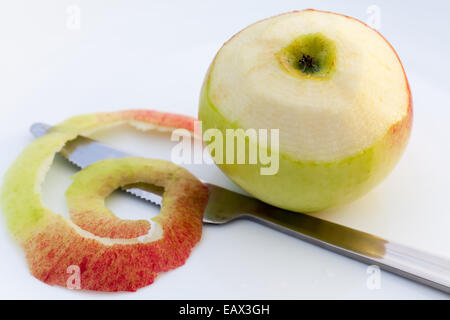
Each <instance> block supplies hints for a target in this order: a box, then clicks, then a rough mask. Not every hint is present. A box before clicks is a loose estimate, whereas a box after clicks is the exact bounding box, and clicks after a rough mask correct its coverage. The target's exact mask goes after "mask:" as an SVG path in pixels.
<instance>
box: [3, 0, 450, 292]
mask: <svg viewBox="0 0 450 320" xmlns="http://www.w3.org/2000/svg"><path fill="white" fill-rule="evenodd" d="M69 4H77V5H78V6H79V8H80V9H81V29H79V30H71V29H69V28H67V27H66V20H67V18H68V15H67V12H66V10H67V6H68V5H69ZM371 4H373V3H372V2H371V1H370V2H369V1H351V2H350V1H345V2H343V1H340V2H339V4H338V3H336V1H300V0H295V1H258V2H256V1H255V2H254V3H250V2H244V1H203V2H200V1H196V2H195V1H176V2H175V1H171V2H170V3H167V2H166V1H164V2H163V1H160V2H158V3H155V2H153V1H152V2H150V1H142V2H138V1H134V2H133V1H120V2H119V1H116V2H112V1H95V2H93V1H76V0H73V1H70V2H69V1H56V0H55V1H39V2H32V1H26V2H25V1H8V2H6V1H3V2H2V3H1V4H0V39H1V41H2V44H1V47H2V49H1V50H0V70H1V72H0V88H1V94H0V144H1V147H2V156H1V158H0V174H1V175H3V174H4V172H5V171H6V169H7V168H8V166H9V165H10V164H11V163H12V161H13V160H14V159H15V158H16V156H17V155H18V153H19V152H20V151H21V150H22V149H23V148H24V147H25V146H26V144H27V143H29V142H30V141H31V140H32V138H31V136H30V134H29V133H28V128H29V126H30V124H31V123H33V122H34V121H39V120H41V121H46V122H49V123H52V124H53V123H57V122H59V121H61V120H63V119H65V118H67V117H69V116H71V115H74V114H79V113H87V112H98V111H107V110H119V109H125V108H154V109H159V110H164V111H172V112H178V113H184V114H189V115H193V116H195V115H196V113H197V103H198V95H199V90H200V86H201V82H202V80H203V76H204V74H205V72H206V69H207V67H208V65H209V63H210V61H211V60H212V58H213V56H214V54H215V52H216V51H217V50H218V49H219V48H220V46H221V44H222V43H223V42H224V41H226V40H227V39H228V38H229V37H230V36H231V35H233V34H234V33H235V32H237V31H239V30H240V29H242V28H243V27H245V26H246V25H248V24H250V23H252V22H254V21H256V20H259V19H261V18H265V17H267V16H271V15H274V14H277V13H281V12H285V11H289V10H293V9H302V8H307V7H314V8H317V9H324V10H331V11H336V12H341V13H345V14H347V15H350V16H354V17H356V18H359V19H361V20H366V19H367V16H368V15H367V13H366V9H367V7H368V6H369V5H371ZM376 4H377V5H378V6H379V8H380V9H381V31H382V33H383V34H384V35H385V36H386V37H387V39H388V40H389V41H390V42H391V43H392V44H393V46H394V47H395V49H396V50H397V51H398V53H399V55H400V57H401V59H402V61H403V63H404V66H405V69H406V71H407V74H408V77H409V80H410V84H411V87H412V93H413V98H414V108H415V115H414V116H415V118H414V126H413V133H412V137H411V141H410V144H409V146H408V149H407V151H406V153H405V155H404V156H403V158H402V160H401V162H400V163H399V165H398V166H397V168H396V169H395V170H394V172H393V173H392V174H391V175H390V176H389V178H388V179H387V180H386V181H385V182H383V183H382V184H381V185H380V186H379V187H377V188H376V189H375V190H373V191H372V192H371V193H370V194H368V195H367V196H365V197H363V198H362V199H360V200H358V201H356V202H354V203H353V204H351V205H348V206H345V207H342V208H338V209H335V210H330V211H328V212H324V213H321V214H320V215H319V216H321V217H323V218H326V219H329V220H331V221H335V222H339V223H342V224H345V225H347V226H351V227H355V228H358V229H361V230H364V231H367V232H371V233H373V234H376V235H379V236H383V237H386V238H389V239H392V240H396V241H399V242H402V243H405V244H408V245H411V246H415V247H418V248H421V249H424V250H428V251H431V252H434V253H438V254H442V255H447V256H448V255H450V233H449V226H450V201H449V199H448V196H449V191H448V190H449V185H450V173H449V171H448V166H449V163H450V150H449V149H450V142H449V139H450V126H449V125H448V119H449V117H450V108H449V102H448V101H449V100H450V93H449V92H450V90H449V89H450V87H449V82H448V72H449V71H450V61H449V60H448V57H449V56H450V47H449V43H450V42H449V41H448V40H449V39H448V34H447V32H448V30H449V28H450V23H449V20H448V15H447V13H448V11H449V10H450V6H449V4H448V2H446V1H427V2H423V1H414V2H413V1H408V2H405V1H379V2H378V3H376ZM99 138H101V139H103V140H105V141H107V142H111V143H113V145H115V146H117V147H120V148H121V149H126V150H130V151H132V152H135V153H138V154H140V155H148V156H154V157H155V156H156V157H160V158H168V157H169V155H168V150H169V149H168V146H166V147H165V148H164V147H163V145H164V143H163V141H162V139H161V137H159V138H158V137H156V136H155V137H154V136H150V137H149V136H148V135H145V134H135V133H132V132H131V131H129V130H122V131H117V132H106V133H104V134H102V135H99ZM148 139H156V140H158V141H159V143H158V145H159V146H161V147H160V148H159V147H158V148H155V149H153V148H154V147H153V146H152V147H151V148H152V149H150V147H149V145H148V143H147V144H145V141H148ZM133 140H134V141H133ZM164 150H165V151H164ZM190 169H191V170H192V171H193V172H194V173H195V174H196V175H198V176H199V177H201V178H207V179H210V180H212V181H213V182H215V183H218V184H221V185H223V186H228V187H231V188H233V186H232V184H231V182H229V181H228V180H227V179H226V178H225V177H224V176H223V175H222V174H221V173H220V172H219V171H218V170H217V169H214V168H212V167H200V166H193V167H190ZM73 172H74V169H73V168H72V167H70V166H69V165H68V164H67V163H65V162H64V161H63V160H62V159H57V160H56V162H55V165H54V166H53V168H52V170H51V172H50V174H49V176H48V179H47V180H46V182H45V185H44V201H45V203H46V204H48V206H50V207H51V208H52V209H54V210H58V211H57V212H61V213H62V214H66V212H67V208H66V205H65V202H64V201H65V199H64V196H63V193H64V190H65V188H66V187H67V186H68V184H69V180H68V178H69V176H70V174H72V173H73ZM108 205H109V206H110V207H111V208H112V209H113V210H114V211H116V212H117V214H118V215H119V216H121V217H124V218H129V217H130V216H129V215H127V213H128V212H135V217H136V218H138V217H145V216H148V213H149V212H151V213H152V214H156V212H157V211H156V210H155V209H154V208H151V207H150V206H149V205H147V204H146V203H144V202H141V201H138V200H135V199H131V198H128V197H125V196H122V195H114V196H112V197H111V198H110V199H109V200H108ZM0 250H1V251H0V252H1V257H2V263H1V264H0V275H1V276H0V298H61V299H65V298H112V299H121V298H125V299H128V298H147V299H157V298H158V299H165V298H181V299H183V298H185V299H196V298H212V299H216V298H223V299H228V298H236V299H238V298H249V299H250V298H255V299H259V298H275V299H277V298H375V299H378V298H444V299H446V298H448V296H446V295H444V294H442V293H440V292H438V291H435V290H432V289H429V288H427V287H424V286H421V285H417V284H415V283H413V282H410V281H408V280H404V279H401V278H399V277H396V276H394V275H391V274H388V273H386V272H382V274H381V288H380V289H379V290H369V289H368V288H367V286H366V281H367V279H368V277H369V274H367V273H366V269H367V266H366V265H364V264H361V263H358V262H355V261H353V260H350V259H347V258H344V257H341V256H338V255H336V254H334V253H330V252H328V251H325V250H323V249H320V248H317V247H314V246H312V245H309V244H306V243H304V242H302V241H299V240H297V239H294V238H291V237H288V236H286V235H283V234H280V233H278V232H276V231H272V230H270V229H267V228H265V227H262V226H259V225H257V224H254V223H251V222H246V221H239V222H236V223H232V224H230V225H226V226H222V227H210V226H207V227H205V228H204V234H203V238H202V240H201V242H200V243H199V245H198V246H197V247H196V248H195V249H194V251H193V253H192V255H191V257H190V258H189V259H188V261H187V263H186V265H185V266H183V267H181V268H179V269H177V270H174V271H171V272H169V273H166V274H162V275H161V276H160V277H159V278H158V279H157V280H156V281H155V283H154V284H153V285H151V286H149V287H146V288H143V289H140V290H139V291H138V292H136V293H116V294H103V293H92V292H79V291H70V290H67V289H64V288H58V287H50V286H47V285H45V284H43V283H41V282H39V281H38V280H36V279H35V278H33V277H32V276H31V275H30V274H29V272H28V269H27V266H26V263H25V260H24V255H23V252H22V250H21V249H20V248H19V246H18V245H17V244H15V242H14V241H13V239H12V238H11V237H10V235H9V234H8V232H7V230H6V228H5V224H4V220H3V218H1V223H0Z"/></svg>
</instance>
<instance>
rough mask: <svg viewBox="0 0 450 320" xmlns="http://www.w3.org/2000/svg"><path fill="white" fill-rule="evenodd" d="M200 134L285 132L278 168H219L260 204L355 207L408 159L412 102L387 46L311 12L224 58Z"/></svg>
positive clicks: (292, 16) (207, 89)
mask: <svg viewBox="0 0 450 320" xmlns="http://www.w3.org/2000/svg"><path fill="white" fill-rule="evenodd" d="M199 118H200V120H202V122H203V123H202V127H203V130H208V129H209V128H217V129H220V130H221V131H223V134H224V135H225V130H226V129H230V128H231V129H237V128H242V129H244V130H246V129H249V128H255V129H259V128H263V129H279V130H280V131H279V135H280V138H279V170H278V172H277V173H276V174H274V175H261V174H260V168H261V167H262V166H263V165H262V164H261V163H258V164H256V165H255V164H226V163H225V164H220V163H218V166H219V167H220V168H221V169H222V170H223V171H224V173H225V174H226V175H227V176H228V177H230V178H231V179H232V180H233V181H234V182H235V183H236V184H238V185H239V186H240V187H242V188H243V189H244V190H246V191H247V192H249V193H251V194H252V195H254V196H255V197H257V198H259V199H260V200H262V201H265V202H267V203H270V204H272V205H275V206H278V207H281V208H284V209H288V210H293V211H297V212H314V211H319V210H323V209H325V208H329V207H332V206H336V205H339V204H343V203H347V202H349V201H352V200H354V199H356V198H358V197H360V196H361V195H363V194H365V193H366V192H368V191H369V190H370V189H371V188H373V187H374V186H375V185H377V184H378V183H379V182H381V181H382V180H383V179H384V178H385V177H386V176H387V175H388V173H389V172H390V171H391V170H392V169H393V167H394V166H395V164H396V163H397V161H398V160H399V158H400V156H401V155H402V153H403V151H404V149H405V147H406V145H407V142H408V139H409V135H410V130H411V124H412V99H411V93H410V89H409V84H408V80H407V78H406V75H405V72H404V69H403V67H402V64H401V62H400V60H399V58H398V56H397V54H396V52H395V51H394V49H393V48H392V47H391V46H390V44H389V43H388V42H387V41H386V40H385V39H384V38H383V37H382V36H381V35H380V34H379V33H378V32H377V31H375V30H373V29H371V28H370V27H368V26H367V25H365V24H363V23H362V22H360V21H358V20H356V19H353V18H350V17H347V16H343V15H340V14H335V13H330V12H322V11H316V10H305V11H298V12H291V13H287V14H282V15H279V16H275V17H272V18H268V19H265V20H262V21H259V22H257V23H255V24H253V25H251V26H249V27H247V28H245V29H244V30H242V31H241V32H239V33H238V34H236V35H235V36H233V37H232V38H231V39H230V40H229V41H228V42H226V43H225V44H224V46H223V47H222V48H221V49H220V51H219V52H218V53H217V55H216V57H215V58H214V60H213V62H212V64H211V66H210V68H209V70H208V73H207V75H206V78H205V81H204V84H203V87H202V91H201V97H200V104H199ZM250 143H257V142H255V141H249V143H248V144H247V145H246V148H247V152H248V145H249V144H250Z"/></svg>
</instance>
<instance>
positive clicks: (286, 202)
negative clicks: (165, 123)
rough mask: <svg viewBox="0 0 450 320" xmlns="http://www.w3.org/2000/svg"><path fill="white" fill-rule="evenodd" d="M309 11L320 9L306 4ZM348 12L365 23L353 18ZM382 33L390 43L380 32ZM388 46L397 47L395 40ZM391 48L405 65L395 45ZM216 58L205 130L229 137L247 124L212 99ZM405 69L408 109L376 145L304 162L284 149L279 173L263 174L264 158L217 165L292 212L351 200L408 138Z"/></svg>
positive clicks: (206, 87) (204, 93) (204, 94)
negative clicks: (333, 158) (226, 114)
mask: <svg viewBox="0 0 450 320" xmlns="http://www.w3.org/2000/svg"><path fill="white" fill-rule="evenodd" d="M307 11H316V10H313V9H307ZM328 13H329V12H328ZM333 14H335V13H333ZM342 16H344V15H342ZM344 17H346V18H348V19H353V20H355V21H358V22H359V23H363V22H360V21H359V20H356V19H354V18H351V17H347V16H344ZM363 24H364V23H363ZM367 27H368V28H370V27H369V26H367ZM244 30H245V29H244ZM378 34H379V33H378ZM379 35H380V36H381V37H382V38H383V39H384V40H385V41H386V42H387V43H388V41H387V40H386V39H385V38H384V37H383V36H382V35H381V34H379ZM233 37H234V36H233ZM233 37H232V38H231V39H233ZM231 39H230V40H229V41H231ZM388 44H389V43H388ZM225 45H226V43H225ZM389 46H390V47H391V48H392V46H391V45H390V44H389ZM392 51H393V52H394V53H395V55H396V57H397V59H398V61H399V63H400V64H401V61H400V59H399V57H398V55H397V53H396V52H395V50H394V49H393V48H392ZM216 57H217V55H216ZM215 60H216V58H214V60H213V62H212V63H211V65H210V67H209V69H208V72H207V74H206V77H205V80H204V83H203V86H202V89H201V94H200V102H199V119H200V120H201V121H202V129H203V131H205V130H207V129H209V128H217V129H219V130H221V131H222V134H223V135H224V136H225V130H226V129H237V128H242V126H240V125H239V123H237V122H236V121H233V122H230V121H229V120H228V119H226V118H225V117H224V116H223V115H222V114H221V113H220V112H219V111H218V108H217V107H215V106H214V104H213V103H212V101H211V99H210V80H211V73H212V70H213V69H214V66H215V65H214V64H215ZM402 70H403V74H404V77H405V81H406V85H407V91H408V96H409V105H408V109H407V112H406V114H405V116H404V117H403V118H402V119H401V120H400V121H398V122H397V123H395V124H393V125H392V126H391V127H390V128H389V129H388V130H387V132H386V133H385V134H384V136H383V137H382V138H381V139H379V141H377V142H376V143H375V144H373V145H372V146H371V147H369V148H367V149H365V150H362V151H361V152H359V153H357V154H354V155H351V156H349V157H347V158H345V159H340V160H337V161H332V162H325V161H299V160H296V159H295V160H293V159H291V158H289V157H288V156H286V155H283V154H280V160H279V171H278V173H277V174H275V175H261V174H260V168H261V165H260V164H259V163H258V164H256V165H254V164H252V165H249V164H217V165H218V167H219V168H220V169H221V170H222V171H223V172H224V173H225V174H226V175H227V176H228V177H229V178H230V179H231V180H232V181H233V182H235V183H236V184H237V185H239V186H240V187H241V188H242V189H244V190H245V191H247V192H248V193H250V194H252V195H253V196H255V197H256V198H258V199H260V200H261V201H264V202H266V203H269V204H271V205H274V206H277V207H280V208H283V209H287V210H291V211H296V212H304V213H310V212H317V211H321V210H324V209H327V208H330V207H334V206H338V205H342V204H346V203H348V202H351V201H353V200H355V199H357V198H359V197H361V196H362V195H364V194H366V193H367V192H368V191H369V190H371V189H372V188H373V187H374V186H376V185H377V184H379V183H380V182H381V181H382V180H383V179H384V178H385V177H386V176H387V175H388V174H389V173H390V172H391V170H392V169H393V168H394V166H395V165H396V163H397V162H398V160H399V159H400V157H401V155H402V153H403V151H404V149H405V147H406V145H407V143H408V140H409V136H410V132H411V127H412V119H413V104H412V96H411V91H410V87H409V83H408V80H407V77H406V73H405V71H404V69H403V66H402ZM244 129H246V128H244ZM246 149H247V150H246V151H247V152H248V149H249V147H248V144H246Z"/></svg>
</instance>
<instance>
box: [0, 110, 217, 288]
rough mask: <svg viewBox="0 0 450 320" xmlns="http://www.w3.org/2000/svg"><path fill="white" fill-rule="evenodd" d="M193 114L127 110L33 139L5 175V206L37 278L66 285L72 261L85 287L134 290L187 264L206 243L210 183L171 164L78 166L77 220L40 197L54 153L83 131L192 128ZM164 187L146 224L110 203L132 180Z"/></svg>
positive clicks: (140, 161)
mask: <svg viewBox="0 0 450 320" xmlns="http://www.w3.org/2000/svg"><path fill="white" fill-rule="evenodd" d="M194 121H195V119H193V118H190V117H187V116H182V115H175V114H169V113H162V112H157V111H151V110H127V111H120V112H111V113H99V114H89V115H82V116H77V117H73V118H70V119H68V120H66V121H64V122H62V123H61V124H59V125H57V126H55V127H53V128H52V129H51V131H50V132H49V133H48V134H46V135H44V136H42V137H40V138H38V139H36V140H35V141H33V142H32V143H30V144H29V145H28V146H27V147H26V148H25V150H23V152H22V153H21V154H20V156H19V157H18V158H17V160H16V161H15V162H14V163H13V165H12V166H11V167H10V168H9V170H8V171H7V173H6V174H5V177H4V183H3V187H2V191H1V204H2V208H3V213H4V215H5V216H6V221H7V226H8V229H9V230H10V231H11V232H12V234H13V235H14V237H15V238H16V239H17V240H18V242H19V243H20V245H21V246H22V248H23V249H24V250H25V254H26V259H27V262H28V266H29V268H30V271H31V273H32V275H33V276H35V277H36V278H38V279H39V280H41V281H43V282H45V283H47V284H50V285H59V286H66V283H67V279H68V274H67V270H68V268H69V267H70V266H77V267H79V270H80V276H81V281H80V284H81V289H86V290H98V291H136V290H137V289H139V288H141V287H144V286H147V285H149V284H151V283H153V281H154V279H155V278H156V276H157V275H158V273H160V272H165V271H168V270H171V269H174V268H177V267H179V266H181V265H183V264H184V263H185V261H186V259H187V258H188V256H189V254H190V252H191V249H192V248H193V247H194V246H195V245H196V243H197V242H198V241H199V240H200V237H201V232H202V216H203V210H204V208H205V206H206V203H207V200H208V191H207V188H206V187H205V186H204V185H203V184H202V183H201V182H200V181H199V180H198V179H197V178H195V177H194V176H193V175H192V174H190V173H189V172H188V171H187V170H185V169H183V168H181V167H179V166H176V165H175V164H172V163H170V162H168V161H164V160H153V159H144V158H123V159H108V160H103V161H100V162H97V163H95V164H92V165H91V166H88V167H86V168H85V169H83V170H82V171H80V172H79V173H78V174H77V175H76V176H75V180H74V182H73V184H72V185H71V186H70V187H69V189H68V191H67V193H66V196H67V200H68V203H69V207H70V211H71V218H72V219H73V220H69V219H66V218H64V217H63V216H61V215H59V214H56V213H54V212H52V211H51V210H50V209H48V208H46V207H45V206H44V205H43V203H42V201H41V185H42V182H43V181H44V178H45V175H46V173H47V171H48V170H49V168H50V165H51V163H52V161H53V158H54V156H55V154H56V153H57V152H58V151H59V150H61V148H62V147H63V146H64V145H65V143H66V142H68V141H70V140H73V139H75V138H76V137H77V136H78V135H88V134H89V133H92V132H93V131H96V130H98V129H101V128H105V127H108V126H112V125H116V124H119V123H124V122H128V123H130V124H131V125H133V126H135V127H137V128H139V129H141V130H150V129H157V130H162V131H171V130H174V129H177V128H184V129H187V130H190V131H192V130H193V124H194ZM136 182H142V183H151V184H154V185H157V186H160V187H164V194H163V206H162V208H161V212H160V214H159V215H158V216H157V217H155V218H153V219H152V221H153V222H155V224H154V225H155V226H157V228H156V229H157V230H152V231H153V232H152V234H151V235H146V234H147V232H148V231H149V229H150V224H149V222H148V221H130V220H121V219H119V218H117V217H115V216H114V215H113V214H112V212H110V211H109V210H108V209H107V208H106V207H105V206H104V199H105V197H106V196H107V195H108V194H109V193H111V192H112V191H113V190H114V189H116V188H118V187H120V186H124V185H128V184H131V183H136Z"/></svg>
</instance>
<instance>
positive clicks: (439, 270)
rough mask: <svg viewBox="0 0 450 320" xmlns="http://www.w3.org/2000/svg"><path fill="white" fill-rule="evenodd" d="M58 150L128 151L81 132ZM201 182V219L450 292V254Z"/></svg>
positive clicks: (80, 156)
mask: <svg viewBox="0 0 450 320" xmlns="http://www.w3.org/2000/svg"><path fill="white" fill-rule="evenodd" d="M50 128H51V126H49V125H46V124H42V123H35V124H33V125H32V127H31V129H30V131H31V132H32V133H33V135H34V136H35V137H39V136H42V135H44V134H46V132H47V131H48V130H49V129H50ZM60 153H61V154H62V155H63V156H64V157H66V158H67V159H68V160H69V161H70V162H72V163H73V164H75V165H77V166H78V167H80V168H84V167H85V166H87V165H89V164H91V163H93V162H96V161H99V160H101V159H106V158H122V157H127V156H131V155H130V154H127V153H125V152H121V151H118V150H116V149H114V148H111V147H109V146H107V145H105V144H103V143H100V142H98V141H95V140H92V139H89V138H87V137H82V136H80V137H78V138H76V139H75V140H73V141H71V142H69V143H68V144H67V145H66V146H65V147H64V148H63V150H61V152H60ZM205 184H206V185H207V186H208V189H209V201H208V206H207V207H206V209H205V213H204V218H203V221H204V222H205V223H210V224H223V223H227V222H229V221H232V220H236V219H239V218H246V219H250V220H253V221H256V222H259V223H262V224H264V225H266V226H268V227H271V228H273V229H276V230H278V231H281V232H284V233H286V234H288V235H291V236H294V237H297V238H299V239H301V240H304V241H307V242H309V243H312V244H315V245H318V246H320V247H322V248H326V249H328V250H331V251H333V252H336V253H338V254H341V255H345V256H347V257H350V258H353V259H356V260H359V261H361V262H364V263H367V264H371V265H377V266H379V267H380V268H381V269H384V270H387V271H389V272H392V273H394V274H397V275H399V276H402V277H405V278H408V279H410V280H413V281H416V282H419V283H421V284H424V285H428V286H430V287H433V288H435V289H438V290H441V291H443V292H445V293H448V294H450V259H449V258H448V257H441V256H437V255H433V254H430V253H427V252H423V251H420V250H417V249H414V248H411V247H408V246H405V245H401V244H397V243H395V242H392V241H388V240H385V239H382V238H379V237H377V236H374V235H371V234H368V233H365V232H362V231H358V230H355V229H352V228H348V227H346V226H342V225H339V224H336V223H332V222H329V221H326V220H323V219H319V218H316V217H313V216H309V215H306V214H301V213H294V212H290V211H287V210H283V209H280V208H276V207H273V206H271V205H268V204H266V203H264V202H261V201H259V200H257V199H255V198H252V197H248V196H245V195H242V194H239V193H236V192H233V191H230V190H227V189H224V188H221V187H219V186H215V185H213V184H210V183H205ZM151 190H153V189H151ZM126 191H127V192H129V193H131V194H133V195H135V196H138V197H140V198H143V199H145V200H149V201H151V202H153V203H155V204H158V205H161V195H157V194H155V193H153V192H149V190H145V186H141V185H140V186H139V188H137V187H134V188H130V189H127V190H126ZM153 191H155V190H153Z"/></svg>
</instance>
